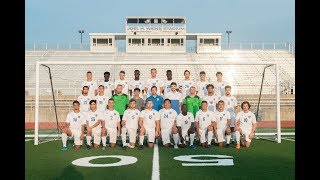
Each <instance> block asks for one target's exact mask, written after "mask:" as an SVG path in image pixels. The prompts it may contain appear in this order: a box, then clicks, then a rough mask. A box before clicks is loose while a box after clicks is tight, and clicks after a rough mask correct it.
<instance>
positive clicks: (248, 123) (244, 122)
mask: <svg viewBox="0 0 320 180" xmlns="http://www.w3.org/2000/svg"><path fill="white" fill-rule="evenodd" d="M236 121H240V128H241V129H242V130H244V131H251V130H252V124H254V123H257V121H256V116H255V115H254V114H253V113H252V112H251V111H249V112H247V113H245V112H243V111H240V112H239V113H238V114H237V116H236Z"/></svg>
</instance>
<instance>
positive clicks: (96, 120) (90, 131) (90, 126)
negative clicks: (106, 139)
mask: <svg viewBox="0 0 320 180" xmlns="http://www.w3.org/2000/svg"><path fill="white" fill-rule="evenodd" d="M96 102H97V101H96V100H91V101H90V102H89V104H90V110H89V111H88V112H85V113H86V121H87V126H86V127H87V136H86V138H87V148H88V149H91V147H92V145H91V139H92V136H93V143H94V147H95V148H98V147H99V145H100V142H101V127H102V126H101V121H102V112H103V111H98V110H97V104H96Z"/></svg>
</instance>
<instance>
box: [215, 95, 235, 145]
mask: <svg viewBox="0 0 320 180" xmlns="http://www.w3.org/2000/svg"><path fill="white" fill-rule="evenodd" d="M214 116H215V123H214V129H215V130H214V131H215V132H214V134H215V136H216V138H217V139H218V143H219V146H223V142H224V141H225V135H227V143H226V147H229V144H230V139H231V129H230V123H231V117H230V113H229V111H227V110H225V109H224V101H222V100H220V101H218V109H217V110H216V111H215V112H214Z"/></svg>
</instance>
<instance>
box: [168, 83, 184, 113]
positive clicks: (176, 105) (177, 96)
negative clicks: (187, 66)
mask: <svg viewBox="0 0 320 180" xmlns="http://www.w3.org/2000/svg"><path fill="white" fill-rule="evenodd" d="M164 98H166V99H170V100H171V108H172V109H174V110H175V111H176V112H177V114H179V113H180V106H181V104H182V94H181V93H180V92H178V91H177V83H176V82H172V83H171V91H170V92H168V93H166V94H165V95H164Z"/></svg>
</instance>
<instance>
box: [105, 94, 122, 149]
mask: <svg viewBox="0 0 320 180" xmlns="http://www.w3.org/2000/svg"><path fill="white" fill-rule="evenodd" d="M114 101H115V100H113V99H112V98H111V99H109V101H108V109H107V110H105V111H104V112H103V115H102V116H103V118H104V119H102V121H101V124H102V130H101V139H102V149H103V150H105V148H106V143H107V142H106V139H107V136H109V138H110V147H111V148H114V147H115V146H116V143H117V137H118V136H120V116H119V113H118V111H116V110H115V109H114Z"/></svg>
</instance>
